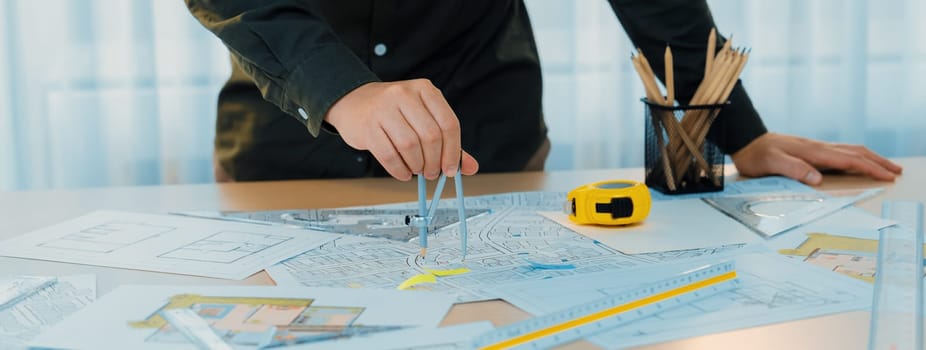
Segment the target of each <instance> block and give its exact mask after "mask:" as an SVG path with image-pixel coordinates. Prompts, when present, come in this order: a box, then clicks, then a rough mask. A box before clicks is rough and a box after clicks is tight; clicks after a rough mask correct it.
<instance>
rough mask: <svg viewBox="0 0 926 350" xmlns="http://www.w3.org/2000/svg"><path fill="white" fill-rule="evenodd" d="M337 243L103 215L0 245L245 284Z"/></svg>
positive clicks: (166, 218) (274, 231) (160, 218)
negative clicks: (289, 260) (279, 265)
mask: <svg viewBox="0 0 926 350" xmlns="http://www.w3.org/2000/svg"><path fill="white" fill-rule="evenodd" d="M336 237H338V236H337V235H334V234H331V233H326V232H320V231H311V230H304V229H289V228H282V227H266V226H259V225H250V224H242V223H236V222H225V221H218V220H205V219H193V218H186V217H180V216H175V215H154V214H139V213H126V212H115V211H98V212H93V213H90V214H87V215H84V216H81V217H78V218H76V219H72V220H69V221H65V222H62V223H59V224H56V225H53V226H49V227H46V228H42V229H39V230H36V231H33V232H30V233H27V234H24V235H21V236H18V237H14V238H11V239H8V240H5V241H3V242H0V256H9V257H17V258H28V259H39V260H50V261H60V262H67V263H77V264H87V265H97V266H107V267H118V268H127V269H137V270H147V271H157V272H167V273H177V274H185V275H195V276H205V277H216V278H226V279H239V280H240V279H245V278H247V277H248V276H250V275H252V274H254V273H256V272H259V271H260V270H262V269H264V268H266V267H268V266H270V265H273V264H275V263H277V262H279V261H281V260H283V259H287V258H290V257H292V256H294V255H298V254H300V253H302V252H304V251H306V250H309V249H312V248H316V247H319V246H321V245H322V244H323V243H326V242H328V241H330V240H332V239H334V238H336Z"/></svg>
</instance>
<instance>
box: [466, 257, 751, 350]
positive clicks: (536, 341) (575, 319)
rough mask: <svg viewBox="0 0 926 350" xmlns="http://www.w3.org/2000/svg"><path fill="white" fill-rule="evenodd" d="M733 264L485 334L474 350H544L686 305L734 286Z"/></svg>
mask: <svg viewBox="0 0 926 350" xmlns="http://www.w3.org/2000/svg"><path fill="white" fill-rule="evenodd" d="M738 283H739V280H738V279H737V275H736V268H735V265H734V263H733V261H725V262H721V263H717V264H711V265H706V266H701V267H699V268H696V269H693V270H690V271H687V272H685V273H682V274H679V275H676V276H674V277H672V278H668V279H665V280H662V281H659V282H656V283H653V284H649V285H646V286H643V287H638V288H635V289H630V290H627V291H625V292H621V293H617V294H614V295H610V296H607V297H605V298H601V299H599V300H596V301H593V302H590V303H585V304H582V305H578V306H574V307H572V308H569V309H566V310H562V311H558V312H554V313H550V314H546V315H542V316H539V317H535V318H532V319H529V320H525V321H521V322H517V323H514V324H511V325H508V326H505V327H501V328H498V329H495V330H492V331H489V332H487V333H485V334H483V335H481V336H479V337H477V338H476V340H475V341H474V343H473V345H474V347H476V348H479V349H512V348H516V349H548V348H551V347H553V346H557V345H560V344H565V343H568V342H572V341H575V340H578V339H582V338H586V337H589V336H592V335H595V334H597V333H600V332H604V331H607V330H609V329H612V328H614V327H617V326H620V325H623V324H626V323H628V322H631V321H634V320H638V319H641V318H644V317H647V316H651V315H655V314H657V313H660V312H663V311H665V310H668V309H671V308H674V307H677V306H681V305H685V304H687V303H690V302H692V301H695V300H699V299H702V298H705V297H708V296H711V295H714V294H716V293H719V292H722V291H727V290H730V289H733V288H735V287H736V286H738V285H739V284H738Z"/></svg>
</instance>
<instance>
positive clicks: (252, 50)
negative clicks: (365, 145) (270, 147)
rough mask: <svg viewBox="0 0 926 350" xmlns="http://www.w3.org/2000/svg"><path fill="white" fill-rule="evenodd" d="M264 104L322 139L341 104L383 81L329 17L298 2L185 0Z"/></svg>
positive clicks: (271, 0)
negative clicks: (342, 39) (324, 127)
mask: <svg viewBox="0 0 926 350" xmlns="http://www.w3.org/2000/svg"><path fill="white" fill-rule="evenodd" d="M185 1H186V4H187V7H188V8H189V10H190V13H192V14H193V16H195V17H196V19H197V20H199V22H200V23H202V25H203V26H205V27H206V28H207V29H208V30H209V31H211V32H212V33H213V34H215V35H216V36H218V37H219V39H221V40H222V42H223V43H224V44H225V46H227V47H228V49H229V51H230V52H231V54H232V59H233V60H235V63H237V64H238V65H239V66H240V67H241V69H242V70H243V71H244V72H245V73H246V74H247V75H249V76H250V77H251V79H253V80H254V82H255V83H256V84H257V87H258V88H259V89H260V91H261V94H262V95H263V97H264V99H266V100H267V101H270V102H271V103H273V104H275V105H276V106H277V107H279V108H280V109H281V110H283V111H284V112H286V113H288V114H290V115H292V116H294V117H297V118H298V119H299V120H300V121H302V122H304V123H305V124H306V127H307V128H308V130H309V132H310V133H312V135H314V136H318V133H319V130H320V129H321V126H322V121H323V119H324V116H325V114H327V113H328V109H329V108H331V105H333V104H334V103H335V102H336V101H337V100H338V99H340V98H341V97H342V96H344V95H345V94H347V93H348V92H350V91H352V90H353V89H355V88H357V87H359V86H360V85H363V84H365V83H368V82H372V81H379V78H378V77H377V76H376V74H374V73H373V72H372V71H370V69H369V68H368V67H367V66H366V65H365V64H363V62H362V61H361V60H360V58H358V57H357V55H356V54H354V52H353V51H351V50H350V49H349V48H348V47H347V46H345V45H344V44H342V43H341V42H340V40H339V39H338V38H337V36H336V35H335V34H334V33H333V31H332V30H331V28H330V26H329V25H328V23H326V22H325V20H324V19H323V18H320V17H319V16H318V15H316V14H315V13H313V12H312V11H311V10H310V9H308V8H306V7H305V6H304V5H301V4H300V3H299V2H298V1H293V0H185Z"/></svg>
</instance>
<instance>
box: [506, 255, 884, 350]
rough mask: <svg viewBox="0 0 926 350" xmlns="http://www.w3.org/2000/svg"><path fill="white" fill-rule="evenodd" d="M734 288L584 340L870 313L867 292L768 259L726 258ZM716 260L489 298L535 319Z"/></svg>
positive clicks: (616, 342)
mask: <svg viewBox="0 0 926 350" xmlns="http://www.w3.org/2000/svg"><path fill="white" fill-rule="evenodd" d="M733 260H735V262H736V270H737V275H738V277H739V280H740V283H741V286H740V287H738V288H736V289H733V290H731V291H727V292H721V293H719V294H717V295H714V296H711V297H708V298H706V299H703V300H700V301H695V302H692V303H690V304H686V305H684V306H680V307H677V308H672V309H669V310H667V311H665V312H662V313H659V314H657V315H655V316H652V317H648V318H645V319H641V320H637V321H634V322H631V323H629V324H626V325H623V326H619V327H617V328H615V329H610V330H608V331H606V332H604V333H601V334H599V335H596V336H592V337H590V338H589V340H590V341H592V342H593V343H596V344H598V345H600V346H603V347H605V348H609V349H614V348H625V347H634V346H640V345H645V344H652V343H659V342H666V341H671V340H676V339H682V338H687V337H693V336H698V335H704V334H710V333H716V332H724V331H730V330H735V329H741V328H747V327H755V326H760V325H766V324H771V323H777V322H785V321H791V320H797V319H803V318H809V317H816V316H822V315H828V314H833V313H839V312H846V311H852V310H862V309H866V308H869V307H870V306H871V286H870V285H868V284H866V283H864V282H861V281H857V280H854V279H852V278H849V277H845V276H841V275H838V274H834V273H831V272H829V271H826V270H824V269H821V268H817V267H815V266H810V265H804V264H801V263H800V262H798V261H793V260H791V259H788V258H785V257H781V256H779V255H777V254H776V253H772V252H768V251H765V252H750V253H744V254H738V255H735V256H734V257H733ZM716 261H718V259H716V258H714V259H706V260H705V259H695V260H692V261H691V263H685V262H684V261H677V262H675V263H673V264H660V265H651V266H646V267H641V268H638V269H625V270H622V271H618V272H612V271H608V272H601V273H597V274H586V275H580V276H570V277H564V278H561V279H557V280H556V281H527V282H521V283H513V284H508V285H500V286H498V287H497V288H496V289H495V290H494V293H495V294H497V295H499V296H500V297H502V298H504V299H505V300H506V301H508V302H510V303H512V304H514V305H515V306H518V307H520V308H522V309H524V310H525V311H528V312H530V313H533V314H535V315H540V314H544V313H549V312H554V311H559V310H562V309H567V308H570V307H573V306H575V305H578V304H581V303H586V302H591V301H593V300H597V299H599V298H602V297H605V296H608V295H611V294H613V293H617V292H619V291H623V290H627V289H630V288H633V287H637V286H640V285H644V284H645V283H646V282H647V281H649V282H654V281H658V280H660V279H661V278H663V276H671V275H674V274H677V273H679V272H681V271H685V270H686V269H689V268H690V267H691V266H698V264H699V263H701V264H703V263H704V262H716Z"/></svg>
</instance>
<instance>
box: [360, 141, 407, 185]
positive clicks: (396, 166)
mask: <svg viewBox="0 0 926 350" xmlns="http://www.w3.org/2000/svg"><path fill="white" fill-rule="evenodd" d="M370 136H371V137H370V153H372V154H373V157H376V159H377V160H378V161H379V164H381V165H382V166H383V168H384V169H386V172H388V173H389V175H392V177H394V178H396V179H398V180H399V181H408V180H411V179H412V171H411V170H410V169H409V168H408V166H407V165H406V163H405V160H404V159H403V158H402V156H401V155H399V152H398V151H397V150H396V148H395V147H394V146H393V142H392V140H391V139H390V138H389V136H387V135H386V131H385V130H383V129H376V130H374V131H373V132H372V133H371V135H370Z"/></svg>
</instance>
